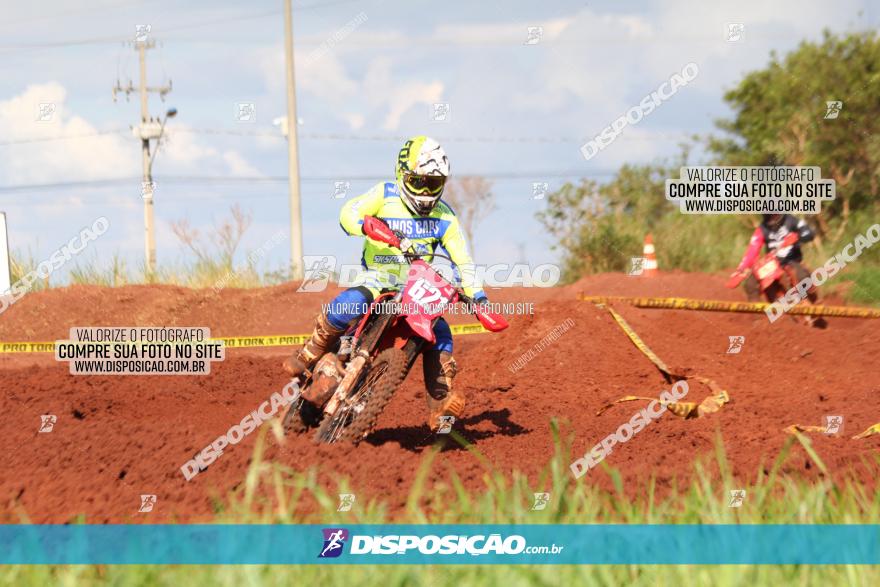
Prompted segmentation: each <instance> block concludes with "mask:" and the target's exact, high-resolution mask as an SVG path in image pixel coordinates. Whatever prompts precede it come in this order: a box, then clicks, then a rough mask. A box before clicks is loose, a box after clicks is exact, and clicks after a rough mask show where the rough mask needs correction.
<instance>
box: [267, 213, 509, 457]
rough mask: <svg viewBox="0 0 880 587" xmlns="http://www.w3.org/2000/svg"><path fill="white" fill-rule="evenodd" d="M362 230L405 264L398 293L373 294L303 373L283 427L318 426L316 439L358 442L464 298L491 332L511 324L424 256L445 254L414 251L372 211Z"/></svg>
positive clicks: (298, 429) (302, 429) (295, 429)
mask: <svg viewBox="0 0 880 587" xmlns="http://www.w3.org/2000/svg"><path fill="white" fill-rule="evenodd" d="M364 232H365V234H369V235H370V238H373V239H374V240H380V241H381V242H384V243H386V244H388V245H391V246H392V247H395V248H397V249H400V250H401V252H402V253H403V257H404V258H405V259H406V261H407V262H408V263H409V264H410V269H409V272H408V274H407V279H406V283H405V284H404V286H403V288H402V289H401V290H400V291H388V292H383V293H382V294H381V295H379V296H378V297H377V298H376V299H375V300H373V302H372V303H371V304H370V307H369V309H368V310H367V312H366V314H364V316H363V318H361V319H360V320H359V321H358V322H357V323H356V324H355V325H353V326H352V327H351V328H349V330H348V331H347V332H346V335H345V336H343V337H342V338H341V339H340V342H339V343H338V344H337V346H336V347H335V348H334V349H332V350H331V351H329V352H327V353H326V354H325V355H324V356H323V357H321V358H320V359H318V362H317V363H315V366H314V367H313V368H312V369H311V371H306V372H305V373H304V374H303V375H302V382H301V385H300V389H301V394H300V397H299V398H298V399H297V400H296V401H295V402H294V403H293V404H291V407H290V409H289V410H288V412H287V414H286V415H285V417H284V421H283V425H284V429H285V431H287V432H294V433H304V432H307V431H308V430H310V429H313V428H317V431H316V434H315V441H316V442H319V443H332V442H336V441H338V440H344V441H348V442H352V443H358V442H360V441H361V440H363V439H364V438H365V437H366V436H367V435H368V434H369V433H370V432H371V431H372V430H373V427H374V426H375V425H376V421H377V420H378V418H379V415H380V414H381V413H382V411H383V410H384V409H385V406H386V405H387V404H388V402H389V400H390V399H391V397H392V396H393V395H394V392H395V391H397V388H398V387H399V386H400V384H401V383H403V380H404V379H406V376H407V374H408V373H409V371H410V368H411V367H412V365H413V363H414V362H415V360H416V359H417V358H418V356H419V354H420V353H421V351H422V349H423V347H424V345H425V344H433V343H434V342H435V337H434V331H433V328H434V324H435V323H436V322H437V320H439V319H440V317H441V316H442V315H443V313H444V311H445V310H446V309H448V308H449V307H450V306H451V305H453V304H455V303H456V302H458V301H462V302H464V303H465V304H468V305H469V306H471V307H473V308H474V313H475V314H476V315H477V318H478V319H479V321H480V323H481V324H482V325H483V326H484V327H485V328H486V329H487V330H489V331H491V332H500V331H502V330H504V329H505V328H507V326H508V324H507V322H506V321H505V319H504V318H503V317H502V316H500V315H499V314H495V313H492V312H488V311H485V310H484V309H483V308H480V307H479V306H473V300H471V299H470V298H469V297H468V296H466V295H465V294H464V292H463V291H462V290H461V289H459V288H457V287H455V286H453V285H452V284H450V283H449V282H448V281H446V280H445V279H444V278H443V277H442V276H440V274H439V273H437V272H436V271H435V270H434V269H433V268H432V267H431V265H429V264H428V263H426V262H425V261H423V260H422V259H421V257H422V256H428V255H430V256H431V257H440V258H443V259H447V260H449V261H450V262H451V261H452V260H451V259H450V258H449V257H447V256H446V255H442V254H439V253H427V254H425V255H421V254H417V253H415V252H413V247H412V246H411V244H410V243H409V240H408V239H406V238H404V237H403V236H402V235H401V234H400V233H398V232H395V231H392V230H391V229H390V228H389V227H388V226H387V225H386V224H385V223H384V222H382V221H381V220H379V219H378V218H375V217H372V216H367V217H366V218H365V219H364ZM389 307H390V308H391V309H392V310H391V311H390V312H389V311H385V309H386V308H389Z"/></svg>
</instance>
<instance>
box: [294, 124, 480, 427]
mask: <svg viewBox="0 0 880 587" xmlns="http://www.w3.org/2000/svg"><path fill="white" fill-rule="evenodd" d="M396 176H397V177H396V181H388V182H382V183H379V184H377V185H375V186H373V188H372V189H370V190H369V191H368V192H367V193H365V194H363V195H361V196H358V197H356V198H353V199H351V200H349V201H348V202H346V203H345V205H344V206H343V207H342V211H341V212H340V214H339V221H340V226H341V227H342V230H343V231H344V232H345V233H346V234H347V235H350V236H362V237H365V238H364V247H363V255H362V256H361V264H362V265H363V267H364V269H366V271H364V272H363V274H362V278H361V280H359V281H358V282H356V283H358V284H359V285H357V286H355V287H351V288H349V289H347V290H345V291H343V292H342V293H340V294H339V295H338V296H336V298H335V299H334V300H333V301H332V302H331V303H330V307H329V309H328V311H327V313H326V314H325V313H323V312H322V313H320V314H318V316H317V318H316V320H315V329H314V331H313V332H312V334H311V337H310V338H309V339H308V340H307V341H306V343H305V344H304V345H303V348H302V349H300V350H299V351H296V352H294V354H293V356H291V357H290V358H288V359H287V360H286V361H285V362H284V369H285V371H287V372H288V373H290V374H291V375H293V376H295V377H297V376H299V375H301V374H302V373H303V372H304V371H305V370H306V369H310V368H311V367H313V366H314V365H315V363H316V362H317V360H318V359H319V358H321V356H322V355H324V353H326V352H327V351H328V350H330V349H331V348H333V345H334V344H335V343H336V342H337V341H338V340H339V338H340V337H341V336H342V334H343V333H345V331H346V330H347V329H348V327H349V326H350V325H352V324H354V323H355V322H356V321H357V320H358V319H359V318H361V317H362V316H363V315H364V314H365V313H366V311H367V309H368V308H369V305H370V303H371V302H372V301H373V300H374V299H375V298H376V297H377V296H378V295H379V294H380V293H381V292H382V291H383V290H384V291H388V290H389V289H399V288H400V287H401V286H402V284H403V283H405V281H406V275H407V273H408V271H409V265H408V264H407V263H406V262H405V260H404V258H403V257H402V256H401V255H400V251H399V250H398V249H395V248H392V247H390V246H389V245H387V244H385V243H382V242H379V241H377V240H373V239H371V238H369V236H368V235H367V234H365V233H364V218H365V217H366V216H373V217H377V218H379V219H381V220H383V221H384V222H385V223H386V224H388V226H389V227H390V228H391V229H392V230H394V231H397V232H399V233H402V234H403V236H404V237H406V238H407V239H408V240H409V241H410V243H411V244H412V245H413V246H414V247H415V250H416V252H418V253H422V254H427V253H433V252H435V251H436V250H437V247H438V246H439V247H441V248H442V249H444V250H445V251H446V252H447V253H448V254H449V257H450V258H451V259H452V261H453V266H454V269H455V270H456V272H457V274H458V275H459V277H460V280H461V285H462V288H463V289H464V292H465V294H466V295H467V296H469V297H470V298H472V299H473V301H474V303H476V304H483V303H486V302H487V301H488V300H487V298H486V294H485V293H484V292H483V291H482V289H480V288H479V287H477V285H476V280H475V275H474V274H475V272H474V267H473V261H472V259H471V256H470V253H469V252H468V247H467V243H466V241H465V238H464V234H463V232H462V229H461V226H460V224H459V221H458V218H457V217H456V215H455V212H454V211H453V210H452V208H451V207H450V206H449V205H448V204H447V203H446V202H444V201H443V200H441V199H440V197H441V196H442V195H443V188H444V185H445V183H446V179H447V178H448V177H449V160H448V159H447V157H446V153H445V152H444V150H443V148H442V147H441V146H440V145H439V143H437V141H435V140H434V139H431V138H429V137H426V136H417V137H413V138H411V139H409V140H408V141H406V143H405V144H404V145H403V148H402V149H401V150H400V152H399V154H398V157H397V174H396ZM404 248H405V247H404ZM430 260H431V258H430V257H428V258H426V261H430ZM389 277H390V278H391V279H389ZM361 282H362V284H361ZM434 335H435V337H436V342H435V344H434V345H433V346H432V347H430V348H426V349H425V350H424V351H423V353H422V368H423V372H424V378H425V389H426V391H427V394H426V398H427V402H428V425H429V426H430V427H431V429H432V430H436V429H437V428H438V427H439V424H440V417H441V416H454V417H455V418H456V419H459V418H461V416H462V414H463V413H464V407H465V394H464V392H463V391H462V390H461V389H459V388H457V387H454V386H453V379H454V378H455V374H456V363H455V359H454V358H453V356H452V332H451V331H450V329H449V324H447V322H446V321H445V320H444V319H443V318H440V319H439V320H438V321H437V323H436V325H435V326H434Z"/></svg>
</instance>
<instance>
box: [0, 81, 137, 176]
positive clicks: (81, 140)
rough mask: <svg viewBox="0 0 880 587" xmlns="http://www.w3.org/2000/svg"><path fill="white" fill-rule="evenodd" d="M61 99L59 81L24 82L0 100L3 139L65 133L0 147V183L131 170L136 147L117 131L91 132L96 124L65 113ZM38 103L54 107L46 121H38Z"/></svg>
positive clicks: (63, 96)
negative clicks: (18, 90)
mask: <svg viewBox="0 0 880 587" xmlns="http://www.w3.org/2000/svg"><path fill="white" fill-rule="evenodd" d="M66 98H67V91H66V90H65V89H64V88H63V87H62V86H61V85H60V84H58V83H55V82H49V83H43V84H34V85H30V86H28V87H27V88H26V89H25V90H24V92H23V93H21V94H19V95H18V96H14V97H12V98H10V99H8V100H4V101H0V136H2V137H3V138H4V140H9V141H14V140H28V139H63V138H64V137H69V140H47V141H40V142H33V143H22V144H18V145H14V146H10V147H6V148H4V149H3V153H2V157H0V178H3V182H4V183H8V184H12V185H15V184H26V183H51V182H57V181H65V180H83V179H96V178H106V177H119V176H125V175H130V174H133V173H136V171H137V159H136V155H137V151H136V150H135V149H134V148H127V147H129V146H130V145H129V144H128V143H130V141H128V140H126V139H125V138H124V137H123V136H121V135H118V134H108V135H97V136H94V135H95V133H96V132H97V131H98V129H97V128H96V127H95V126H94V125H92V124H90V123H89V122H88V121H86V120H85V119H83V118H81V117H79V116H76V115H74V114H73V113H71V112H68V111H67V110H66V108H65V100H66ZM41 103H48V104H52V105H53V106H54V112H53V113H52V119H51V120H50V121H45V122H41V121H39V120H38V112H39V104H41ZM81 135H92V136H81ZM74 137H77V138H74Z"/></svg>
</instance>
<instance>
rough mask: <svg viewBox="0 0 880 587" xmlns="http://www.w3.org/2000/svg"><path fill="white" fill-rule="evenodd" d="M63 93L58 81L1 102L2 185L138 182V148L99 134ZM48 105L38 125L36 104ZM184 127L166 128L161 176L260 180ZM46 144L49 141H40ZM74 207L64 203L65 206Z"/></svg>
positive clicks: (236, 158) (120, 135)
mask: <svg viewBox="0 0 880 587" xmlns="http://www.w3.org/2000/svg"><path fill="white" fill-rule="evenodd" d="M66 102H67V91H66V89H65V88H64V87H63V86H61V85H60V84H58V83H56V82H48V83H43V84H34V85H30V86H28V87H27V88H26V89H25V90H24V92H22V93H21V94H19V95H17V96H14V97H12V98H10V99H8V100H4V101H0V136H2V137H3V138H4V140H8V141H28V140H35V142H24V143H20V144H16V145H9V146H7V147H6V148H4V149H3V152H2V157H0V181H2V183H4V184H8V185H16V184H29V183H37V184H42V183H54V182H64V181H83V180H91V179H108V178H119V177H139V176H140V174H141V159H140V149H139V148H138V142H137V139H135V138H134V137H133V136H132V135H131V133H130V132H128V131H121V132H115V133H111V134H98V133H99V128H98V127H97V126H95V125H94V124H92V123H90V122H89V121H87V120H86V119H85V118H83V117H81V116H78V115H77V114H75V113H74V112H71V111H70V109H69V108H67V104H66ZM40 104H51V105H52V107H51V108H54V111H53V112H52V116H51V120H47V121H40V120H38V118H39V108H40V107H39V105H40ZM180 130H188V128H187V127H185V126H181V125H180V124H178V123H174V122H172V123H169V126H168V127H167V128H166V139H165V140H164V142H163V145H162V148H161V150H160V152H159V153H158V155H157V156H156V166H157V167H161V168H162V171H164V172H169V171H172V172H178V173H192V172H199V173H201V174H210V173H216V174H226V173H229V174H232V175H260V173H259V171H257V170H256V169H255V168H254V167H253V166H252V165H251V164H250V163H249V162H248V161H247V160H246V159H245V158H244V157H243V156H242V155H241V154H240V153H239V152H237V151H234V150H223V151H221V150H219V149H218V148H216V147H213V146H212V145H211V144H210V143H207V142H206V141H204V140H203V139H202V138H201V137H199V136H198V135H195V134H193V133H188V132H178V131H180ZM40 139H50V140H40ZM71 204H72V203H70V202H68V203H67V205H71Z"/></svg>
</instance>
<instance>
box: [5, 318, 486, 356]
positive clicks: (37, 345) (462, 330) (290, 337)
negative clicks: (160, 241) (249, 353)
mask: <svg viewBox="0 0 880 587" xmlns="http://www.w3.org/2000/svg"><path fill="white" fill-rule="evenodd" d="M449 328H450V330H452V334H459V335H460V334H480V333H483V332H489V331H488V330H486V329H485V328H483V325H482V324H450V325H449ZM309 336H310V335H309V334H261V335H257V336H226V337H220V338H209V339H208V340H209V341H215V342H221V341H222V342H223V344H224V346H225V347H226V348H228V349H245V348H251V349H253V348H261V347H273V346H293V345H300V344H303V343H305V341H306V339H307V338H308V337H309ZM54 352H55V343H54V342H0V353H54Z"/></svg>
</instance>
